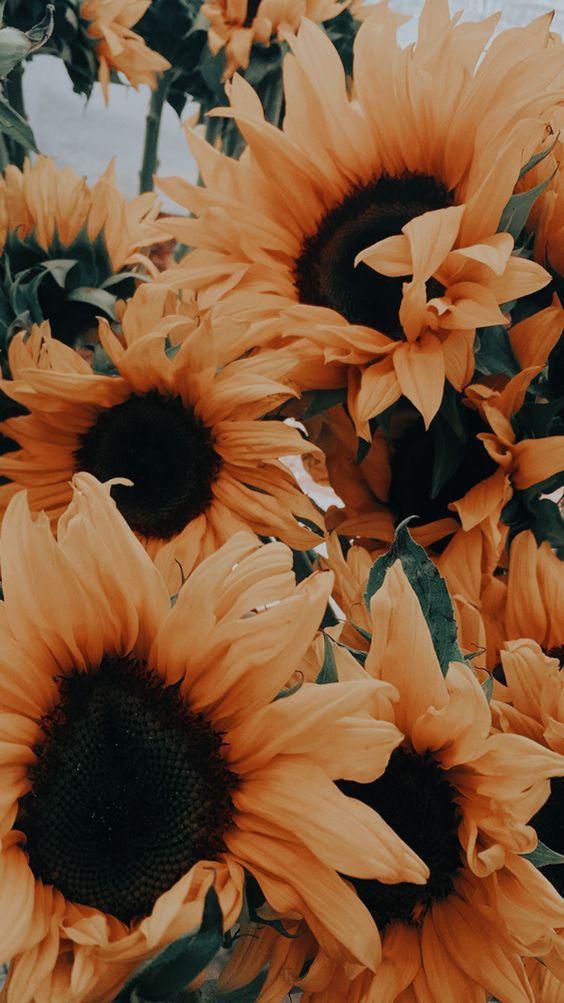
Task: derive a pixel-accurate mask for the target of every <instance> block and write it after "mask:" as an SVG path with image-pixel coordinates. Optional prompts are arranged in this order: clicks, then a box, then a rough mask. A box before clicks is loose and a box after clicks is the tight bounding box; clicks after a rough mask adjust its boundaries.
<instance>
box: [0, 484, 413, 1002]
mask: <svg viewBox="0 0 564 1003" xmlns="http://www.w3.org/2000/svg"><path fill="white" fill-rule="evenodd" d="M74 489H75V493H74V497H73V500H72V502H71V505H70V507H69V508H68V510H67V512H66V513H65V515H64V516H63V517H62V519H61V520H60V522H59V526H58V533H57V538H56V539H55V537H54V535H53V533H52V531H51V527H50V525H49V521H48V519H47V518H46V517H45V516H44V515H41V516H39V517H38V518H36V519H34V518H33V517H32V515H31V513H30V512H29V509H28V506H27V502H26V498H25V494H24V493H21V494H19V495H18V496H17V497H16V498H15V499H14V500H13V501H12V502H11V504H10V506H9V509H8V512H7V514H6V517H5V521H4V527H3V536H2V571H3V586H4V594H5V601H4V603H3V604H2V606H1V607H0V633H1V635H2V644H1V652H2V654H1V655H0V661H1V672H0V707H1V709H2V714H1V715H0V732H1V735H2V741H1V743H0V745H1V758H2V770H1V771H0V774H1V782H0V840H1V850H0V868H1V872H2V883H1V886H0V903H1V910H0V916H1V923H2V938H1V940H2V960H6V961H11V962H12V963H11V970H10V977H9V982H8V987H7V990H6V991H5V996H4V998H5V999H7V1001H8V1003H31V1001H33V1003H47V1001H48V1003H67V1001H68V1000H69V999H71V998H72V1000H73V1001H74V1003H87V1001H92V1000H94V999H95V1000H97V1001H104V1003H106V1001H107V1000H109V999H111V998H113V996H114V994H115V991H116V989H117V987H118V986H119V985H120V984H121V982H123V980H124V979H125V977H126V976H127V975H128V973H129V972H130V971H131V969H132V967H134V966H136V965H137V963H138V962H139V961H140V960H142V959H144V958H147V957H149V956H151V955H153V954H154V953H155V952H156V951H157V950H158V949H159V948H160V947H161V946H163V945H166V944H168V943H170V942H171V941H173V940H174V939H176V938H177V937H178V936H180V935H181V934H185V933H186V931H190V930H193V929H196V928H197V927H198V925H199V923H200V920H201V917H202V908H203V903H204V899H205V896H206V893H207V890H208V889H209V887H210V885H211V884H213V885H214V888H215V891H216V894H217V896H218V900H219V904H220V907H221V911H222V914H223V926H224V929H225V930H228V929H229V928H230V927H231V926H232V925H233V923H234V922H235V920H236V919H237V917H238V915H239V912H240V909H241V903H242V895H243V886H244V869H246V870H248V871H250V872H251V873H252V874H253V876H254V878H255V880H256V881H257V882H258V884H259V886H260V888H261V889H262V890H263V893H264V895H265V896H266V898H267V899H268V898H269V896H270V895H272V897H273V899H274V903H275V907H277V908H280V905H281V904H282V903H290V904H291V905H290V907H291V908H296V909H297V910H298V913H299V914H300V915H303V916H304V917H305V918H306V919H307V922H308V923H309V924H310V925H311V926H312V928H313V929H315V931H316V936H317V937H318V938H320V940H321V942H322V943H324V944H325V946H326V947H327V949H328V950H329V952H330V954H331V955H332V956H334V957H337V958H343V959H347V960H348V961H351V962H352V961H356V962H360V963H361V964H366V965H368V966H369V967H372V968H374V967H376V966H377V964H378V958H379V945H378V940H377V938H376V937H374V935H373V931H372V927H371V920H370V917H369V915H368V913H367V912H366V909H365V908H364V906H363V905H362V903H361V901H360V900H359V899H358V897H357V896H356V894H355V893H354V892H353V891H352V889H351V888H350V887H349V886H348V885H347V884H346V883H345V881H344V880H343V879H342V878H341V877H340V876H339V875H338V873H337V871H340V872H343V873H350V874H353V875H357V876H358V877H359V878H360V877H370V876H372V875H377V876H379V877H380V878H381V879H382V880H384V881H398V880H413V881H420V882H424V880H425V878H426V874H427V870H426V868H425V865H424V864H422V863H421V861H419V860H418V858H417V856H416V854H415V853H414V852H413V851H412V850H410V849H409V848H408V847H407V846H405V845H404V844H403V843H402V842H401V840H400V839H399V838H398V837H397V836H396V835H395V834H394V832H393V831H392V830H391V829H390V827H389V826H387V825H386V823H385V822H383V821H382V819H379V818H378V817H377V816H376V815H375V814H374V813H373V812H372V811H371V810H370V809H368V808H366V807H365V806H364V805H361V804H359V803H358V802H356V801H354V800H351V799H348V798H347V797H345V795H344V794H343V793H342V792H340V791H339V790H338V788H337V786H336V785H335V784H334V782H333V779H334V778H335V777H339V776H341V775H343V774H344V775H346V776H350V777H354V778H356V779H361V778H362V777H363V776H365V775H366V773H367V767H366V766H365V765H364V764H362V763H360V764H356V765H355V764H354V763H353V762H352V761H351V750H353V749H354V750H358V749H359V748H360V747H363V748H365V749H366V750H368V751H369V752H370V758H371V766H370V767H369V768H368V773H369V775H371V776H372V775H374V772H376V773H377V772H382V771H383V770H384V769H385V767H386V763H387V761H388V759H389V757H390V754H391V753H392V751H393V749H394V748H395V746H396V745H397V743H398V742H399V741H400V738H401V736H400V733H399V731H398V729H397V728H396V727H395V726H394V725H393V724H392V723H391V722H390V718H391V716H392V711H391V703H390V701H391V700H393V699H394V698H395V690H394V688H393V687H392V686H390V685H389V684H387V683H380V682H375V681H374V680H369V679H364V680H360V681H359V680H353V681H351V682H349V683H336V684H333V685H327V686H323V687H322V686H316V685H315V684H310V683H305V682H304V684H303V685H302V687H301V688H300V689H299V690H298V691H295V692H292V693H290V694H288V695H286V696H284V698H283V699H278V700H274V698H275V697H276V696H277V694H278V693H279V691H280V690H281V689H282V688H283V687H284V685H285V682H286V680H287V679H288V677H289V676H291V675H292V674H293V672H294V671H295V670H296V669H297V668H298V667H299V664H300V661H301V659H302V657H303V656H304V655H305V653H306V651H307V649H308V648H309V645H310V643H311V641H312V640H313V638H314V636H315V632H316V631H317V628H318V625H319V622H320V620H321V617H322V615H323V611H324V609H325V605H326V603H327V598H328V595H329V592H330V588H331V577H332V576H331V575H330V574H327V573H317V574H315V575H313V576H312V577H311V578H309V579H308V580H307V581H304V582H302V583H301V584H300V585H299V586H296V585H295V579H294V576H293V573H292V555H291V552H290V551H289V550H288V549H287V548H286V547H284V546H283V545H282V544H278V543H274V544H269V545H267V546H265V547H263V546H261V545H260V543H259V541H258V540H257V539H256V538H255V537H253V535H252V534H249V533H240V534H236V535H235V536H233V538H232V539H231V540H230V541H229V543H227V544H226V545H225V546H224V547H223V548H222V549H220V550H218V551H217V552H216V553H215V554H214V555H212V556H211V557H210V558H209V559H208V560H207V561H205V562H203V563H202V564H201V565H200V566H199V568H198V569H196V571H195V572H194V573H193V575H192V576H191V577H190V578H189V579H188V580H187V581H186V583H185V584H184V585H183V587H182V589H181V590H180V593H179V594H178V596H177V597H176V601H175V603H174V604H173V605H171V602H170V599H169V590H168V588H167V586H166V583H165V582H164V580H163V578H162V577H161V575H160V574H159V572H158V570H157V569H156V567H155V565H154V564H153V563H152V561H151V560H150V558H149V556H148V555H147V553H146V552H145V551H144V550H143V548H142V546H141V545H140V543H139V541H137V540H136V538H135V536H134V535H133V533H132V532H131V531H130V530H129V529H128V527H127V525H126V523H125V521H124V520H123V519H122V517H121V516H120V515H119V513H118V512H117V510H116V507H115V504H114V503H113V501H112V500H111V498H110V497H109V492H108V490H107V487H106V486H104V485H101V484H100V483H99V482H97V481H96V480H95V478H93V477H91V476H90V475H89V474H80V475H77V477H76V478H75V481H74ZM366 708H371V709H372V710H374V711H375V712H376V711H377V712H378V713H377V714H376V717H378V718H379V720H378V721H376V717H375V719H374V722H373V724H372V725H371V724H370V721H369V722H368V727H367V721H366V716H365V709H366ZM360 711H362V712H363V713H362V714H360V713H359V712H360ZM332 952H334V953H332Z"/></svg>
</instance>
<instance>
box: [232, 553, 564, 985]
mask: <svg viewBox="0 0 564 1003" xmlns="http://www.w3.org/2000/svg"><path fill="white" fill-rule="evenodd" d="M371 618H372V629H373V640H372V644H371V647H370V651H369V653H368V657H367V659H366V669H367V671H368V673H369V674H371V675H372V676H374V677H376V678H378V679H380V680H382V681H383V680H385V681H391V680H393V683H394V685H395V686H396V687H397V689H398V690H399V693H400V700H399V703H398V704H397V705H396V707H395V719H396V723H397V724H398V726H399V728H400V729H401V730H402V732H403V735H404V740H403V742H402V744H401V746H399V747H398V748H397V749H396V750H395V751H394V752H393V753H392V756H391V757H390V761H389V765H388V767H387V769H386V771H385V773H384V774H383V776H381V777H379V778H378V779H377V780H375V781H374V782H372V783H367V784H359V783H351V782H349V781H346V782H343V783H341V784H340V785H339V786H340V787H341V789H343V790H344V791H346V792H347V793H348V794H350V795H352V796H353V797H355V798H357V799H358V800H359V801H361V802H363V803H364V804H368V805H370V806H371V807H372V808H374V809H375V810H376V811H377V812H378V813H379V814H380V815H381V816H382V817H383V818H385V819H386V820H387V821H389V822H390V824H391V825H392V827H393V828H395V830H396V831H397V832H398V833H399V834H400V835H401V836H402V837H403V839H404V840H405V842H406V843H408V845H411V846H412V847H413V848H414V849H416V850H417V852H418V854H419V856H420V857H421V858H422V859H423V860H425V861H426V862H427V863H428V865H429V868H430V878H429V881H428V883H427V884H426V885H424V886H422V887H416V886H415V885H411V884H409V883H402V884H399V885H386V886H384V885H382V884H380V883H379V882H374V881H364V880H361V881H357V880H355V881H354V882H353V884H354V887H355V888H356V890H357V893H358V895H359V897H360V898H361V899H362V901H363V902H364V904H365V905H366V906H367V908H368V909H369V911H370V912H371V914H372V917H373V919H374V922H375V924H376V926H377V927H378V929H379V930H380V933H381V936H382V962H381V965H380V966H379V968H378V969H377V971H376V973H373V972H370V971H368V970H365V971H360V972H359V970H358V968H356V969H352V968H351V967H348V968H347V966H338V967H335V966H334V965H333V964H332V963H331V962H330V960H329V959H328V958H327V956H326V955H325V954H324V952H323V951H321V952H320V951H318V950H317V949H316V945H315V940H314V938H313V937H312V933H311V931H308V930H307V929H304V927H303V925H302V926H301V927H298V928H297V929H296V925H294V926H293V927H292V928H291V929H292V932H294V933H297V934H298V935H300V936H299V939H300V941H301V946H298V944H297V943H292V944H278V945H277V946H276V947H273V944H272V940H273V937H272V934H271V933H270V932H269V931H267V932H265V933H264V934H262V936H261V932H260V931H256V930H255V931H252V932H253V933H254V934H255V935H256V934H258V939H256V940H253V939H247V938H242V940H241V943H240V945H238V948H237V953H236V958H235V962H234V963H233V965H231V966H230V968H229V971H228V973H227V977H226V980H225V981H226V984H227V985H229V982H231V984H232V985H233V984H236V983H239V984H240V983H242V982H244V981H245V979H246V978H247V977H248V976H249V975H252V974H253V973H254V972H256V970H257V969H260V967H262V965H263V964H264V963H265V961H268V949H266V950H265V945H264V944H261V939H262V937H264V939H265V940H267V941H268V942H269V944H270V952H271V956H272V958H273V961H274V964H273V966H272V968H271V970H270V974H269V983H270V984H269V990H270V991H271V995H269V993H268V992H267V993H265V996H264V999H265V1000H275V999H281V998H282V995H283V993H284V992H285V991H287V990H288V988H290V987H291V986H292V984H297V985H298V986H300V988H301V989H302V990H303V992H304V1003H309V1001H315V1003H339V1001H341V1000H345V999H346V1000H347V1003H372V1001H375V1000H378V1003H384V1001H385V1003H394V1001H395V1003H423V1001H424V1003H431V1001H433V1003H436V1001H439V1000H440V1001H441V1003H460V1001H461V1000H465V1001H466V1000H472V1001H473V1003H474V1001H475V1003H486V999H487V998H489V996H492V995H493V996H495V997H496V999H498V1000H500V1001H502V1003H531V1001H532V1000H533V995H532V992H531V987H530V984H529V981H528V978H527V975H526V971H525V968H524V965H523V962H522V958H521V956H522V955H525V956H527V955H528V956H530V957H533V956H542V957H543V960H544V956H545V955H549V954H550V957H551V958H552V954H553V953H554V951H555V947H554V944H555V942H556V941H557V940H558V938H557V937H556V935H555V929H556V928H558V927H559V926H562V923H563V920H564V901H563V900H562V898H561V897H560V896H559V895H558V894H556V892H555V891H554V889H553V888H552V887H551V885H550V883H549V882H548V881H547V880H546V879H545V878H544V877H543V876H542V875H541V873H540V872H539V871H538V870H537V869H536V868H535V867H534V866H533V864H532V863H530V862H529V861H527V860H526V859H524V857H523V856H522V854H523V853H526V852H528V851H531V850H533V849H534V847H535V846H536V843H537V835H536V832H535V830H534V829H533V828H532V827H531V825H529V824H528V823H529V820H531V816H534V815H535V812H537V811H538V810H539V808H541V805H543V802H545V801H546V799H547V796H548V794H549V792H550V787H549V779H548V778H550V777H555V778H556V779H555V780H553V781H552V782H553V784H560V783H561V782H562V781H561V780H560V778H561V777H562V776H563V775H564V757H562V755H560V754H557V753H555V752H553V751H551V750H549V749H547V748H546V747H545V746H543V745H541V744H540V743H538V742H537V741H534V740H533V739H531V738H530V737H522V736H520V735H515V734H499V733H492V715H491V713H490V708H489V706H488V703H487V699H486V697H485V695H484V693H483V691H482V689H481V687H480V685H479V683H478V682H477V681H476V678H475V676H474V674H473V672H472V671H471V669H470V668H469V667H468V666H467V665H463V664H458V663H451V665H450V667H449V669H448V672H447V674H446V676H444V677H443V675H442V673H441V670H440V667H439V663H438V661H437V657H436V654H435V650H434V647H433V643H432V641H431V636H430V633H429V630H428V627H427V625H426V624H425V621H424V618H423V614H422V611H421V606H420V604H419V600H418V599H417V597H416V595H415V593H414V592H413V590H412V589H411V586H410V585H409V584H408V582H407V579H406V578H405V575H404V573H403V570H402V569H401V565H400V563H399V562H397V563H396V564H395V565H394V566H393V567H392V568H391V570H390V571H389V572H388V574H387V576H386V579H385V582H384V585H383V587H382V588H381V589H380V590H379V591H378V592H377V593H376V595H375V596H374V597H373V599H372V602H371ZM527 735H530V732H527ZM560 741H561V739H560ZM559 751H560V750H559ZM246 932H251V931H246ZM305 962H307V964H306V963H305ZM300 976H301V978H300ZM273 986H274V987H275V988H276V990H277V991H276V992H274V990H273ZM259 999H261V997H259Z"/></svg>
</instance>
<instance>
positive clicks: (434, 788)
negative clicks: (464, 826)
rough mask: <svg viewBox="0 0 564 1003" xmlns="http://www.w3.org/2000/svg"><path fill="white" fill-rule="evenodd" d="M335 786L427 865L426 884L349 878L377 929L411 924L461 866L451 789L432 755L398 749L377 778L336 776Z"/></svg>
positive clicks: (446, 887) (445, 890)
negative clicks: (374, 814) (371, 811)
mask: <svg viewBox="0 0 564 1003" xmlns="http://www.w3.org/2000/svg"><path fill="white" fill-rule="evenodd" d="M338 786H339V787H340V788H341V790H342V791H343V792H344V793H345V794H348V795H349V796H350V797H354V798H357V799H358V800H359V801H362V802H363V804H367V805H369V806H370V808H373V809H374V811H377V812H378V814H379V815H381V816H382V818H383V819H384V821H385V822H387V823H388V825H390V826H391V827H392V829H393V830H394V832H396V833H397V834H398V836H400V838H401V839H403V840H404V842H405V843H407V844H408V846H410V847H411V848H412V850H414V851H415V853H417V855H418V856H419V857H421V859H422V860H423V861H424V862H425V863H426V864H427V866H428V867H429V870H430V872H431V873H430V877H429V881H428V882H427V884H426V885H415V884H411V883H410V882H408V881H402V882H400V883H399V884H395V885H388V884H384V883H383V882H381V881H369V880H362V879H358V878H353V879H349V880H351V881H352V884H353V885H354V887H355V888H356V890H357V892H358V894H359V896H360V898H361V899H362V901H363V902H364V904H365V906H366V907H367V909H368V910H369V911H370V913H371V914H372V916H373V917H374V920H375V922H376V924H377V926H378V927H379V929H380V930H383V929H385V928H386V927H387V926H388V925H389V924H390V923H393V922H403V923H409V924H410V925H413V926H416V925H417V924H418V923H419V922H420V920H421V919H422V918H423V916H424V915H425V913H426V912H427V910H428V909H429V907H430V906H431V905H432V904H433V902H440V901H441V900H442V899H445V898H446V897H447V896H448V895H450V893H451V891H452V889H453V882H454V879H455V877H456V874H457V873H458V871H459V869H460V868H461V866H462V860H461V857H460V844H459V840H458V835H457V830H458V823H459V818H460V812H459V808H458V805H457V804H456V801H455V797H456V790H455V789H454V788H453V787H452V786H451V785H450V784H449V782H448V780H447V779H446V776H445V774H444V772H443V771H442V770H441V768H440V766H438V764H437V763H436V762H435V760H434V759H432V758H431V757H430V756H428V755H424V756H418V755H416V754H415V753H413V752H409V751H406V750H405V749H401V748H400V749H396V750H395V751H394V752H393V753H392V755H391V756H390V761H389V763H388V767H387V769H386V771H385V773H384V774H383V775H382V776H381V777H379V778H378V780H375V781H374V782H373V783H371V784H358V783H355V782H353V781H350V780H341V781H339V785H338Z"/></svg>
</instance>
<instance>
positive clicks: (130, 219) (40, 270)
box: [0, 156, 166, 345]
mask: <svg viewBox="0 0 564 1003" xmlns="http://www.w3.org/2000/svg"><path fill="white" fill-rule="evenodd" d="M157 215H158V202H157V199H156V198H155V196H154V195H153V194H152V193H148V194H145V195H139V196H138V197H137V198H134V199H132V200H131V201H129V202H127V201H126V200H125V198H124V196H123V195H122V193H121V192H120V191H119V189H118V188H117V187H116V181H115V168H114V164H113V162H112V163H110V164H109V166H108V167H107V169H106V170H105V171H104V173H103V174H102V176H101V177H100V179H99V180H98V181H97V182H96V183H95V184H94V185H93V186H92V187H90V186H89V185H88V184H87V183H86V179H85V178H84V177H79V176H78V175H77V174H76V173H75V172H74V171H73V170H72V168H70V167H62V168H61V167H57V165H56V164H55V162H54V161H53V160H51V159H50V158H49V157H43V156H40V157H38V158H37V159H36V161H35V163H34V164H33V165H32V164H30V162H29V161H28V160H26V162H25V164H24V167H23V170H21V171H20V170H19V168H17V167H14V166H13V165H9V166H8V167H7V168H6V170H5V171H4V173H3V175H1V176H0V246H1V248H2V252H3V253H2V265H1V270H0V276H1V281H0V298H1V300H2V327H3V328H4V330H6V329H7V330H8V331H10V323H11V322H16V323H17V324H18V325H19V327H20V328H21V327H25V326H29V325H30V324H31V323H36V324H39V323H41V321H43V320H49V322H50V324H51V329H52V332H53V334H54V336H55V337H57V338H59V339H61V340H62V341H65V342H66V343H67V344H71V345H74V344H75V343H77V342H80V338H81V336H82V335H84V334H85V333H87V332H90V331H91V330H92V328H96V327H97V322H96V315H99V314H100V313H105V314H107V316H109V317H112V315H113V314H112V311H113V308H114V305H115V302H116V295H122V296H124V295H127V296H130V295H132V293H133V290H134V288H135V274H134V273H137V272H138V271H139V270H140V269H142V270H143V271H144V272H145V273H149V274H157V273H156V270H155V269H154V267H153V266H152V264H151V261H150V260H149V258H148V257H147V256H146V255H145V254H143V253H142V251H143V249H145V248H148V247H149V246H150V245H152V244H154V243H159V242H162V241H163V239H166V238H164V237H163V230H162V227H160V226H159V227H157V226H156V219H157ZM13 326H14V324H13V323H12V327H13Z"/></svg>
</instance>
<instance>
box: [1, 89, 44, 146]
mask: <svg viewBox="0 0 564 1003" xmlns="http://www.w3.org/2000/svg"><path fill="white" fill-rule="evenodd" d="M0 132H3V133H4V134H5V135H7V136H9V137H10V139H14V140H15V141H16V143H19V144H20V145H21V146H23V147H24V149H25V150H33V151H34V153H37V152H38V150H37V146H36V145H35V138H34V136H33V132H32V131H31V128H30V126H29V124H28V123H27V122H26V120H25V118H22V116H21V115H18V113H17V111H14V109H13V108H12V107H11V105H9V104H8V102H7V101H6V99H5V98H3V97H1V96H0Z"/></svg>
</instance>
